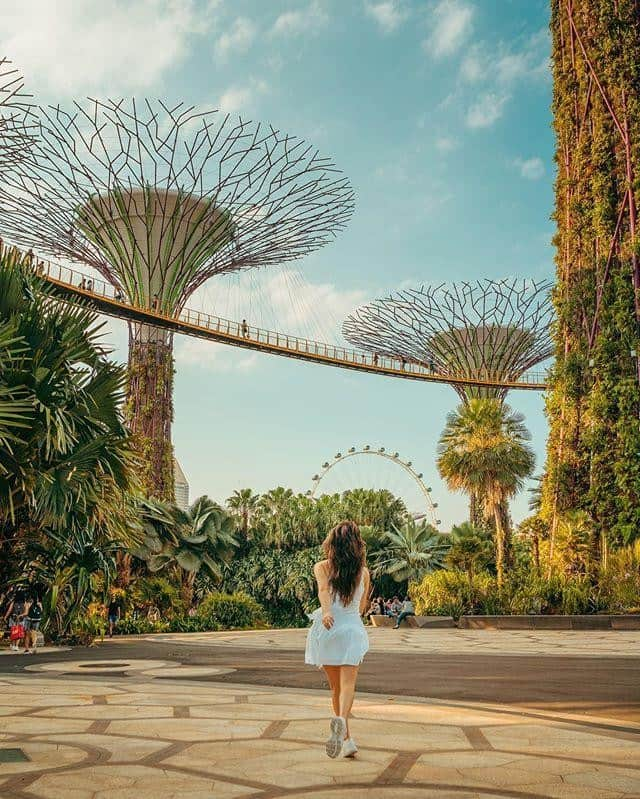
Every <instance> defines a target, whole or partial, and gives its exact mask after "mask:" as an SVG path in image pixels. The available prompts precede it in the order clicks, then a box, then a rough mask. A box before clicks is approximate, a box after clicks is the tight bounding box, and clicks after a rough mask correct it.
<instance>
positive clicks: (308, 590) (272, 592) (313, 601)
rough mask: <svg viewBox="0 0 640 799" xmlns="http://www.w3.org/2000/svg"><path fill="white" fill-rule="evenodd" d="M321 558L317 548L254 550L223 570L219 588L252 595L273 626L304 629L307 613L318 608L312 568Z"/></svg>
mask: <svg viewBox="0 0 640 799" xmlns="http://www.w3.org/2000/svg"><path fill="white" fill-rule="evenodd" d="M322 558H323V555H322V551H321V550H320V548H319V547H311V548H310V549H302V550H299V551H297V552H283V551H278V550H274V549H270V550H269V549H264V548H263V547H254V548H252V549H251V551H250V552H249V553H248V554H247V555H246V556H245V557H244V558H241V559H238V560H235V561H234V562H233V563H231V564H228V565H227V566H226V567H225V569H224V573H223V578H222V582H221V588H222V590H224V591H227V592H229V593H233V592H236V591H240V592H244V593H245V594H248V595H249V596H252V597H253V598H254V599H255V600H256V601H257V602H258V603H259V604H260V605H261V606H262V607H263V608H264V612H265V614H266V617H267V620H268V622H269V624H270V625H272V626H274V627H303V626H305V625H306V624H308V622H309V620H308V618H307V616H306V613H307V612H309V611H311V610H313V609H314V608H316V607H317V606H318V597H317V594H316V587H315V581H314V577H313V566H314V564H315V563H316V562H317V561H319V560H321V559H322Z"/></svg>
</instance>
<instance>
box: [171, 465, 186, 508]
mask: <svg viewBox="0 0 640 799" xmlns="http://www.w3.org/2000/svg"><path fill="white" fill-rule="evenodd" d="M173 474H174V483H173V485H174V491H175V496H176V505H177V506H178V507H179V508H181V509H182V510H186V509H187V508H188V507H189V483H188V482H187V478H186V477H185V474H184V472H183V471H182V467H181V466H180V464H179V463H178V459H177V458H174V459H173Z"/></svg>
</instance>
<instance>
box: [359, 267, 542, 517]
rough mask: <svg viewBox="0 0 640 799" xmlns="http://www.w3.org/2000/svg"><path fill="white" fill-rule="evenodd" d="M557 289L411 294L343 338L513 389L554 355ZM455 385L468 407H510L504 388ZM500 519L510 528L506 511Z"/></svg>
mask: <svg viewBox="0 0 640 799" xmlns="http://www.w3.org/2000/svg"><path fill="white" fill-rule="evenodd" d="M550 288H551V283H549V282H548V281H538V282H536V281H534V280H517V279H512V280H497V281H496V280H486V279H485V280H478V281H476V282H473V283H469V282H463V283H459V284H446V283H441V284H439V285H435V286H422V287H421V288H418V289H406V290H404V291H399V292H397V293H396V294H394V295H391V296H389V297H386V298H384V299H379V300H375V301H374V302H372V303H370V304H368V305H365V306H363V307H361V308H358V309H357V310H356V311H354V313H352V314H351V315H350V316H349V317H348V318H347V319H346V320H345V322H344V323H343V334H344V336H345V338H346V339H347V340H348V341H350V342H351V343H352V344H354V345H355V346H357V347H361V348H363V349H365V350H367V351H369V352H373V353H374V354H377V355H380V356H386V357H393V358H399V359H401V360H402V361H406V362H407V363H418V364H420V365H422V366H426V367H427V368H428V369H430V370H431V371H432V372H434V373H438V374H441V375H450V376H452V377H454V376H456V377H466V378H470V379H472V380H473V379H477V380H479V381H487V380H489V381H491V382H494V383H498V384H499V383H508V382H511V381H514V380H516V379H517V378H518V377H520V376H521V375H522V374H523V373H524V372H526V371H527V370H528V369H531V368H532V367H533V366H535V365H536V364H538V363H541V362H542V361H544V360H546V359H547V358H549V357H550V356H551V354H552V352H553V347H552V343H551V335H550V323H551V319H552V314H553V307H552V304H551V298H550ZM452 385H453V388H454V389H455V391H456V392H457V393H458V395H459V396H460V398H461V400H462V401H463V402H468V401H469V400H470V399H472V398H480V397H495V398H497V399H498V400H499V401H502V400H503V399H504V397H505V395H506V393H507V388H506V387H501V386H499V385H498V386H495V387H494V386H481V385H477V386H473V385H460V384H452ZM469 501H470V508H469V518H470V519H471V522H472V523H473V524H474V526H477V527H481V526H484V525H485V520H484V518H483V512H482V507H483V504H484V501H483V497H481V496H478V495H476V494H472V495H471V496H470V498H469ZM499 513H500V514H501V517H502V519H503V522H504V526H505V529H509V526H510V520H509V515H508V508H507V506H506V504H503V506H502V507H501V508H500V509H499ZM489 527H491V524H489Z"/></svg>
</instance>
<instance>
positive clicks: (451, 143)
mask: <svg viewBox="0 0 640 799" xmlns="http://www.w3.org/2000/svg"><path fill="white" fill-rule="evenodd" d="M435 143H436V150H438V151H439V152H441V153H450V152H451V151H452V150H456V149H457V148H458V141H457V140H456V139H452V138H451V137H450V136H439V137H438V138H437V139H436V142H435Z"/></svg>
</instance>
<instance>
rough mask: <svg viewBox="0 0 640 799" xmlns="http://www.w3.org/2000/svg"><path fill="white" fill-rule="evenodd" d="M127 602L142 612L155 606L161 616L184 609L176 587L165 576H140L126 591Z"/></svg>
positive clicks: (170, 614) (171, 614) (173, 613)
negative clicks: (129, 589) (130, 588)
mask: <svg viewBox="0 0 640 799" xmlns="http://www.w3.org/2000/svg"><path fill="white" fill-rule="evenodd" d="M127 599H128V603H129V604H131V605H132V606H133V607H135V608H136V609H138V610H140V611H142V612H143V613H146V612H148V611H149V610H150V609H151V608H157V609H158V611H159V612H160V615H161V617H162V618H166V617H168V616H173V615H175V614H176V613H181V612H183V611H184V602H183V601H182V598H181V596H180V591H179V590H178V588H177V587H176V586H175V585H174V584H173V583H171V582H170V581H169V580H167V579H166V578H165V577H140V578H138V579H137V580H136V581H135V583H134V585H133V587H132V590H131V591H130V592H129V593H128V597H127Z"/></svg>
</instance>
